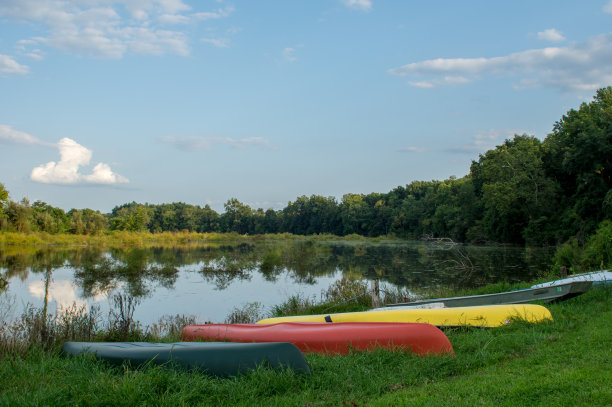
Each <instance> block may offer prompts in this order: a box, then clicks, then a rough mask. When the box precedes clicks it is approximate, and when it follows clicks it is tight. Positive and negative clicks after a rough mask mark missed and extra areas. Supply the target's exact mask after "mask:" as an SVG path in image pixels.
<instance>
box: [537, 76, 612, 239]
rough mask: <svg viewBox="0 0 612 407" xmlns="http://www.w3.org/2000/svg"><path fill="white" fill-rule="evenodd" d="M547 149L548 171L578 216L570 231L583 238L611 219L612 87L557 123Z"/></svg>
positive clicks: (545, 146) (600, 91)
mask: <svg viewBox="0 0 612 407" xmlns="http://www.w3.org/2000/svg"><path fill="white" fill-rule="evenodd" d="M544 149H545V152H546V154H545V156H544V162H545V164H546V168H547V173H548V174H549V175H550V176H551V177H553V178H555V179H556V180H558V181H559V183H560V186H561V188H562V190H563V194H564V197H565V198H566V200H567V202H565V204H564V206H565V207H566V208H567V211H568V212H569V211H573V212H575V213H576V215H577V216H575V217H572V223H571V224H569V225H567V226H568V227H569V228H570V229H569V233H570V235H576V236H577V237H578V238H579V239H581V240H582V239H584V237H585V236H587V235H589V234H590V233H592V232H593V231H594V230H595V228H596V227H597V225H598V224H599V222H601V221H602V220H604V219H605V218H606V217H607V218H608V219H610V212H609V201H608V199H609V198H607V197H608V193H609V191H610V189H611V188H612V87H609V86H608V87H607V88H602V89H599V90H598V91H597V93H596V95H595V97H594V99H593V101H592V102H591V103H588V104H587V103H583V104H582V105H581V106H580V108H579V109H578V110H574V109H571V110H570V111H569V112H567V114H566V115H564V116H563V117H562V119H561V120H560V121H558V122H556V123H555V125H554V128H553V132H552V133H551V134H550V135H549V136H548V137H547V139H546V140H545V141H544ZM604 202H607V203H605V204H604Z"/></svg>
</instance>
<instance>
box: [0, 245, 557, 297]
mask: <svg viewBox="0 0 612 407" xmlns="http://www.w3.org/2000/svg"><path fill="white" fill-rule="evenodd" d="M550 256H551V250H550V249H545V248H539V249H527V248H523V247H508V246H501V247H500V246H495V247H489V246H464V245H455V244H453V245H441V244H439V243H437V242H405V241H402V242H392V243H371V242H363V241H331V242H327V241H319V240H292V239H287V240H283V241H274V242H263V243H261V242H257V243H251V244H247V243H241V244H235V245H233V244H227V245H220V246H219V245H217V246H202V247H195V248H194V247H172V248H161V247H153V248H140V247H138V248H111V249H108V248H101V247H71V248H55V247H45V248H25V249H24V248H10V249H6V248H3V249H0V272H1V275H0V276H1V277H2V278H4V279H5V280H7V281H10V280H11V279H14V278H16V279H21V280H26V279H27V278H28V275H29V274H30V273H36V274H39V273H40V274H44V276H45V292H47V294H48V283H49V280H50V278H51V275H52V273H53V270H55V269H57V268H59V267H68V268H71V269H72V270H74V281H75V283H76V285H77V286H78V287H79V289H80V290H81V296H82V298H91V297H94V296H97V295H101V294H108V293H109V292H111V291H113V290H116V289H117V288H118V287H122V289H123V290H124V291H125V292H126V293H128V294H130V295H132V296H134V297H148V296H154V295H155V289H156V288H157V287H165V288H169V289H172V288H173V287H174V285H175V283H176V281H177V278H178V276H179V274H180V273H197V274H198V275H200V276H201V277H202V279H203V281H205V282H206V283H207V284H209V285H212V286H214V287H215V289H216V290H226V289H228V287H229V286H230V285H231V284H232V282H234V281H250V280H251V278H252V276H253V275H255V274H256V273H259V274H260V275H261V276H262V277H263V278H264V279H265V280H266V281H269V282H274V281H277V279H278V278H279V277H280V276H282V277H283V278H285V279H287V278H288V279H290V280H291V281H293V282H294V283H295V284H313V283H315V282H316V281H317V278H319V277H330V276H335V275H337V274H339V273H340V274H341V275H342V276H344V277H346V278H352V279H361V280H369V281H374V282H380V283H384V284H390V285H392V286H396V287H408V288H411V289H415V288H419V289H427V288H428V287H441V286H447V287H449V286H450V287H470V286H479V285H483V284H487V283H490V282H498V281H500V280H502V281H508V282H516V281H521V280H525V279H529V278H532V277H533V276H534V275H535V274H536V273H537V272H538V271H540V270H543V269H545V268H546V267H547V264H546V262H547V261H548V259H549V258H550ZM376 284H377V283H373V286H375V285H376ZM178 294H180V293H178Z"/></svg>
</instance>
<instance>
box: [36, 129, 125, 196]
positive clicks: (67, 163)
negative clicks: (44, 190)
mask: <svg viewBox="0 0 612 407" xmlns="http://www.w3.org/2000/svg"><path fill="white" fill-rule="evenodd" d="M57 147H58V149H59V153H60V160H59V161H58V162H55V161H50V162H48V163H46V164H43V165H40V166H38V167H36V168H34V169H33V170H32V172H31V173H30V179H31V180H32V181H36V182H40V183H43V184H81V183H86V184H106V185H111V184H124V183H128V182H129V180H128V179H127V178H125V177H122V176H121V175H119V174H116V173H114V172H113V171H112V170H111V168H110V166H109V165H108V164H105V163H98V164H96V165H95V166H94V168H93V171H92V173H91V174H82V173H80V169H81V167H83V166H87V165H89V163H90V161H91V157H92V154H93V153H92V151H91V150H89V149H88V148H86V147H83V146H82V145H80V144H79V143H77V142H76V141H74V140H72V139H69V138H67V137H65V138H63V139H61V140H60V141H59V143H57Z"/></svg>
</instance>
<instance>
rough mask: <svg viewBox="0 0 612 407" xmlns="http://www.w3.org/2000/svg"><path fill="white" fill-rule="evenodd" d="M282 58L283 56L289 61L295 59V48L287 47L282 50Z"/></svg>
mask: <svg viewBox="0 0 612 407" xmlns="http://www.w3.org/2000/svg"><path fill="white" fill-rule="evenodd" d="M283 58H285V59H286V60H287V61H289V62H295V61H297V57H296V56H295V48H291V47H287V48H285V49H284V50H283Z"/></svg>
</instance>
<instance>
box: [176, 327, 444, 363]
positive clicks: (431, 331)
mask: <svg viewBox="0 0 612 407" xmlns="http://www.w3.org/2000/svg"><path fill="white" fill-rule="evenodd" d="M198 339H201V340H206V341H219V340H221V341H229V342H290V343H293V344H294V345H295V346H297V347H298V348H299V349H300V350H301V351H302V352H318V353H339V354H346V353H348V351H349V350H350V349H355V350H367V349H373V348H375V347H383V348H397V347H399V348H404V349H412V351H413V352H414V353H416V354H419V355H426V354H445V353H450V354H454V352H453V347H452V345H451V343H450V341H449V340H448V338H447V337H446V335H444V333H443V332H442V331H441V330H439V329H438V328H436V327H435V326H433V325H430V324H422V323H400V322H339V323H334V324H328V323H318V322H283V323H278V324H269V325H267V324H206V325H188V326H186V327H185V328H184V329H183V340H185V341H193V340H198Z"/></svg>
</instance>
